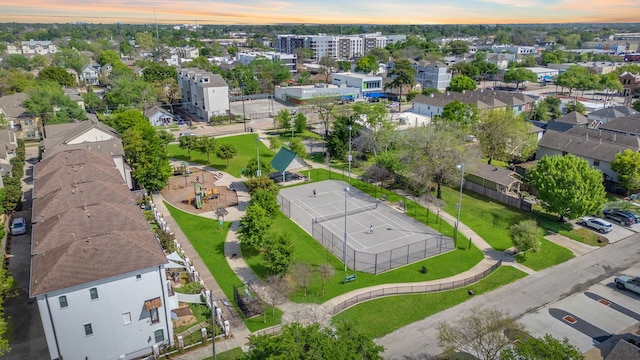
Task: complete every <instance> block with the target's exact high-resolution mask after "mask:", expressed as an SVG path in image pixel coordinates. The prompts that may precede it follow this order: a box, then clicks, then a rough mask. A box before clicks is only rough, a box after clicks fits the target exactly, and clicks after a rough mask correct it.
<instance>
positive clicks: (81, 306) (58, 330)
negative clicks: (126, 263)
mask: <svg viewBox="0 0 640 360" xmlns="http://www.w3.org/2000/svg"><path fill="white" fill-rule="evenodd" d="M136 275H140V279H136ZM94 287H95V288H96V289H97V290H98V298H97V299H95V300H91V296H90V292H89V291H90V290H89V289H91V288H94ZM166 294H167V288H166V278H165V272H164V269H159V268H150V269H146V270H143V271H140V272H137V273H131V274H128V275H124V276H119V277H115V278H111V279H109V281H103V282H94V283H89V284H86V285H83V286H78V287H74V288H69V289H65V290H63V291H57V292H53V293H50V294H48V295H46V296H45V295H42V296H38V297H37V302H38V308H39V310H40V317H41V319H42V323H43V327H44V331H45V335H46V338H47V345H48V347H49V354H50V356H51V359H57V358H61V357H62V358H64V359H85V358H89V359H118V358H119V357H120V355H124V354H127V353H131V352H134V351H138V350H141V349H145V348H151V347H152V346H153V345H154V344H155V334H154V331H156V330H160V329H162V330H163V334H164V340H165V341H171V342H173V328H172V323H171V316H170V315H171V314H170V312H171V309H169V308H168V306H167V301H166V296H167V295H166ZM62 295H64V296H66V297H67V302H68V307H66V308H62V309H61V308H60V302H59V297H60V296H62ZM156 297H160V298H161V299H162V307H161V308H159V309H158V315H159V321H158V322H157V323H154V324H152V323H151V320H150V313H149V311H147V310H146V309H145V306H144V302H145V301H146V300H151V299H154V298H156ZM125 313H130V314H131V323H129V324H125V321H124V319H125V315H124V314H125ZM87 323H91V327H92V329H93V334H92V335H88V336H87V335H85V329H84V324H87ZM52 324H53V325H52ZM58 349H59V352H58Z"/></svg>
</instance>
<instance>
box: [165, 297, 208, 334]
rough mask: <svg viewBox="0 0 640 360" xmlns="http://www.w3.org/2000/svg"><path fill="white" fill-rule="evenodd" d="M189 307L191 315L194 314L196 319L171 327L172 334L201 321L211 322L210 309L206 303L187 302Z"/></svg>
mask: <svg viewBox="0 0 640 360" xmlns="http://www.w3.org/2000/svg"><path fill="white" fill-rule="evenodd" d="M189 308H190V309H191V312H192V313H193V316H195V318H196V321H195V322H193V323H191V324H188V325H182V326H179V327H177V328H175V329H173V333H174V334H180V333H181V332H183V331H185V330H187V329H188V328H190V327H192V326H194V325H198V324H199V323H201V322H203V321H207V322H211V310H209V307H207V305H202V304H189Z"/></svg>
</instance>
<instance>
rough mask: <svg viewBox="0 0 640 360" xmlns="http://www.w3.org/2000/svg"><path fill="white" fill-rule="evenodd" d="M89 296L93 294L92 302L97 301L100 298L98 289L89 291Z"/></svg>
mask: <svg viewBox="0 0 640 360" xmlns="http://www.w3.org/2000/svg"><path fill="white" fill-rule="evenodd" d="M89 294H91V300H95V299H97V298H98V289H97V288H91V289H89Z"/></svg>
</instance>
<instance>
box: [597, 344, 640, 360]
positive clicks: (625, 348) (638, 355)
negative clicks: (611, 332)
mask: <svg viewBox="0 0 640 360" xmlns="http://www.w3.org/2000/svg"><path fill="white" fill-rule="evenodd" d="M605 360H640V348H639V347H637V346H635V345H633V344H632V343H630V342H628V341H627V340H625V339H620V340H618V342H617V343H616V346H614V347H613V349H612V350H611V352H610V353H609V355H607V357H606V358H605Z"/></svg>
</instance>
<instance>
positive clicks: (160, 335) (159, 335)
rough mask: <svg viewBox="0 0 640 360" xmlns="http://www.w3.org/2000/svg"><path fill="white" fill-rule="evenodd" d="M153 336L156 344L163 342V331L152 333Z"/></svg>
mask: <svg viewBox="0 0 640 360" xmlns="http://www.w3.org/2000/svg"><path fill="white" fill-rule="evenodd" d="M153 336H154V337H155V338H156V343H159V342H163V341H164V331H162V329H160V330H156V331H154V332H153Z"/></svg>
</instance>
